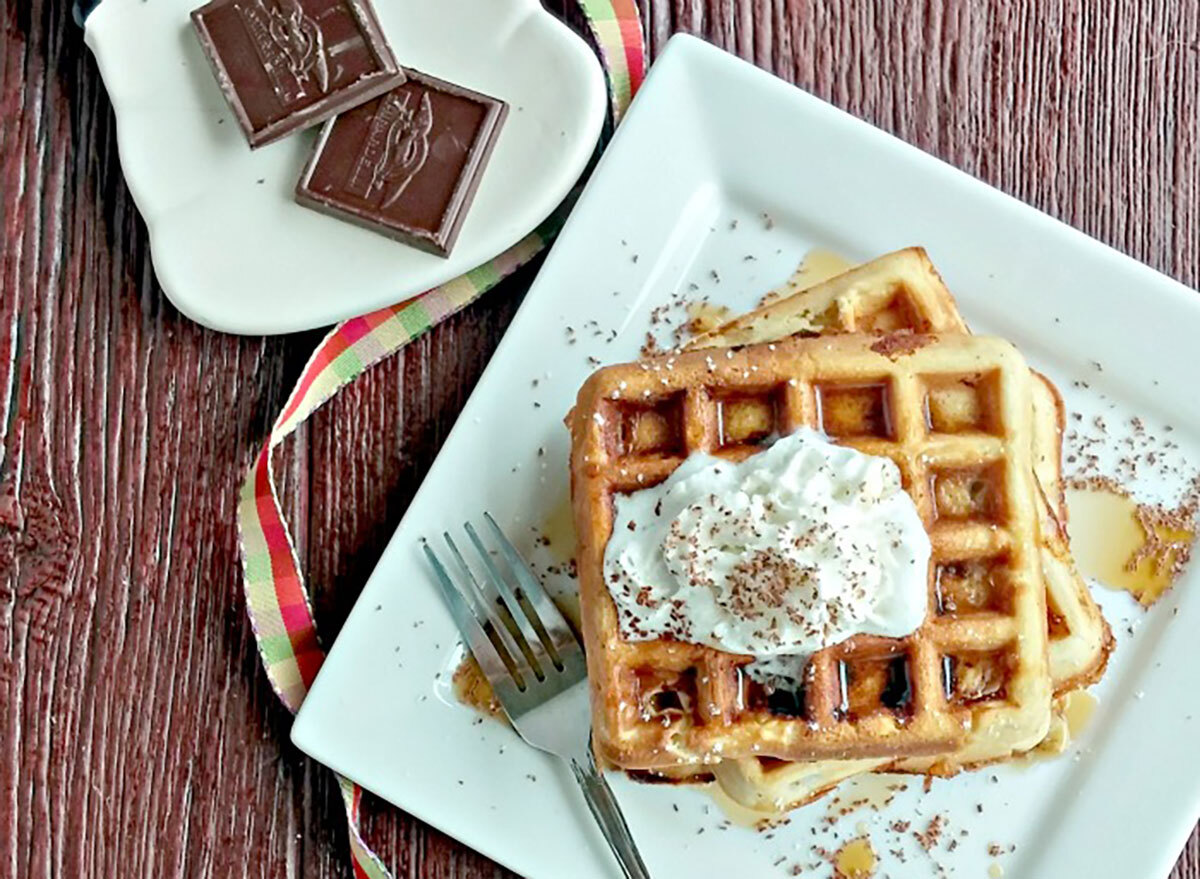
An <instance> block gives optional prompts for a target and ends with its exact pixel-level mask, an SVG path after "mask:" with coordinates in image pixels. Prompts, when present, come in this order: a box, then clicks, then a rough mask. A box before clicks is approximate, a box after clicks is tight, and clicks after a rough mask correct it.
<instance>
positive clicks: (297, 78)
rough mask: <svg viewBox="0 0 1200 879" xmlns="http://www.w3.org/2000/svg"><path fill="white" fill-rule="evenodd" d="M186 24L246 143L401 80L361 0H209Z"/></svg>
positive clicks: (275, 135)
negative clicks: (196, 35)
mask: <svg viewBox="0 0 1200 879" xmlns="http://www.w3.org/2000/svg"><path fill="white" fill-rule="evenodd" d="M192 24H193V25H194V26H195V28H196V33H197V34H198V35H199V37H200V45H201V46H202V47H203V48H204V54H205V55H207V56H208V60H209V63H211V64H212V66H213V71H214V72H215V73H216V75H217V82H218V83H219V84H220V86H221V91H222V92H224V94H225V98H226V99H227V100H228V101H229V105H230V106H231V107H232V108H233V112H234V114H235V115H236V116H237V118H238V122H239V123H240V124H241V126H242V129H243V130H244V131H245V132H246V138H247V139H248V140H249V141H250V146H252V147H259V146H262V145H263V144H268V143H271V142H272V141H275V140H279V138H281V137H284V136H285V135H288V134H291V133H292V132H293V131H296V130H298V129H301V128H307V127H308V126H310V125H315V124H317V123H318V122H323V121H324V120H326V119H328V118H329V117H331V116H333V115H335V114H337V113H339V112H341V111H342V110H347V109H349V108H351V107H354V106H356V105H358V104H361V103H362V102H363V101H369V100H370V99H371V98H374V97H376V96H377V95H380V94H383V93H384V92H386V91H387V90H388V89H390V88H393V87H395V86H397V85H399V84H400V83H402V82H404V71H403V70H402V69H401V68H400V66H399V65H398V64H397V63H396V59H395V58H394V57H393V56H392V50H391V49H389V48H388V45H387V42H386V41H385V39H384V36H383V31H382V30H381V29H380V27H379V22H378V20H377V19H376V18H375V13H374V11H373V10H372V9H371V6H370V4H369V3H368V2H367V0H212V2H211V3H209V4H207V5H206V6H202V7H200V8H199V9H197V10H195V11H194V12H193V13H192Z"/></svg>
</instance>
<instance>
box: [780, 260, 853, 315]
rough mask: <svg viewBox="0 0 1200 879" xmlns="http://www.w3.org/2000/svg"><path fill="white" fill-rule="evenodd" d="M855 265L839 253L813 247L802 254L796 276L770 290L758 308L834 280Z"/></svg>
mask: <svg viewBox="0 0 1200 879" xmlns="http://www.w3.org/2000/svg"><path fill="white" fill-rule="evenodd" d="M855 265H856V264H855V263H853V262H851V261H850V260H848V259H846V258H845V257H844V256H842V255H841V254H840V253H836V252H835V251H832V250H827V249H826V248H824V247H814V248H812V249H811V250H809V251H808V252H807V253H806V254H804V259H803V260H801V262H800V267H799V268H798V269H797V270H796V274H794V275H792V277H791V278H789V279H788V281H787V283H786V284H784V285H783V286H782V287H780V288H779V289H778V290H772V291H771V292H770V293H768V294H767V295H766V296H764V297H763V298H762V300H761V301H760V302H759V306H760V307H761V306H763V305H770V304H771V303H773V302H778V301H779V300H780V299H786V298H787V297H788V296H791V295H793V294H795V293H799V292H800V291H801V290H807V289H808V288H809V287H815V286H817V284H821V283H824V282H825V281H828V280H829V279H830V278H836V277H837V276H838V275H840V274H842V273H843V272H846V271H848V270H850V269H852V268H854V266H855Z"/></svg>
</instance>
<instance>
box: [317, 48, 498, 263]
mask: <svg viewBox="0 0 1200 879" xmlns="http://www.w3.org/2000/svg"><path fill="white" fill-rule="evenodd" d="M507 115H508V105H507V104H505V103H504V102H503V101H499V100H496V99H495V98H489V97H488V96H487V95H482V94H480V93H478V92H474V91H471V90H469V89H465V88H461V87H460V86H456V85H454V84H452V83H448V82H444V81H442V80H440V79H435V78H433V77H431V76H425V75H424V74H421V73H417V72H416V71H413V70H410V71H408V81H407V82H406V83H405V84H404V85H402V86H399V87H398V88H395V89H393V90H392V91H390V92H388V93H387V94H386V95H383V96H381V97H379V98H376V99H375V100H374V101H371V102H369V103H366V104H363V105H362V106H360V107H356V108H354V109H353V110H350V111H348V112H346V113H343V114H342V115H340V116H338V117H337V118H336V119H333V120H331V121H330V122H328V123H326V125H325V128H324V130H323V131H322V132H321V137H320V139H319V140H318V141H317V146H316V149H315V150H314V151H313V155H312V159H310V160H309V163H308V167H307V168H306V169H305V170H304V176H303V177H301V178H300V182H299V184H297V186H296V200H297V201H299V202H300V204H303V205H306V206H308V207H311V208H315V209H316V210H319V211H323V212H325V213H328V214H331V215H333V216H336V217H341V218H344V219H348V220H350V221H352V222H355V223H358V224H359V225H361V226H365V227H367V228H369V229H374V230H375V231H377V232H381V233H383V234H384V235H388V236H390V237H392V238H395V239H397V240H399V241H403V242H405V243H408V244H411V245H413V246H414V247H419V248H421V249H422V250H428V251H430V252H432V253H436V254H440V255H441V256H447V255H448V254H449V253H450V249H451V248H452V247H453V246H454V240H455V238H457V237H458V232H459V229H460V228H461V227H462V223H463V220H464V219H465V217H466V214H467V209H468V208H469V207H470V205H471V201H472V199H474V197H475V190H476V189H477V188H478V186H479V180H480V177H481V176H482V175H483V169H484V166H485V165H486V164H487V161H488V158H489V157H490V156H491V152H492V149H493V147H494V146H495V143H496V138H497V136H498V135H499V133H500V127H501V125H502V124H503V122H504V119H505V117H506V116H507Z"/></svg>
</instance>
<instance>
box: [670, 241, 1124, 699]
mask: <svg viewBox="0 0 1200 879" xmlns="http://www.w3.org/2000/svg"><path fill="white" fill-rule="evenodd" d="M789 287H791V283H790V282H789V283H785V284H784V285H783V289H788V288H789ZM793 289H794V288H793ZM881 330H885V331H888V332H891V331H903V330H910V331H912V332H917V333H926V332H934V333H952V332H963V333H965V332H969V330H968V329H967V325H966V323H965V322H964V321H963V319H962V316H961V315H960V313H959V311H958V306H957V304H956V303H955V301H954V297H953V296H952V295H951V293H950V291H949V289H947V287H946V285H945V283H944V282H943V281H942V278H941V276H940V275H939V274H938V272H937V269H935V268H934V266H933V263H932V262H931V261H930V259H929V257H928V255H927V254H926V253H925V250H924V248H921V247H909V248H906V249H904V250H898V251H895V252H893V253H889V254H885V255H884V256H881V257H879V258H877V259H875V260H872V261H871V262H868V263H864V264H863V265H861V266H858V267H857V268H854V269H851V270H850V271H847V272H845V273H844V274H841V275H838V276H836V277H834V278H830V279H829V280H828V281H825V282H824V283H821V284H817V285H815V286H813V287H810V288H808V289H806V290H802V291H800V292H798V293H794V294H792V295H789V296H787V297H785V298H783V299H777V300H775V301H774V302H772V303H771V304H770V305H766V306H763V307H762V308H758V309H756V310H754V311H752V312H749V313H748V314H745V315H742V316H741V317H738V318H735V319H734V320H732V321H730V322H729V323H727V324H725V325H723V326H721V327H718V328H717V329H715V330H712V331H711V332H708V333H705V334H703V335H701V336H698V337H697V338H695V339H693V340H692V342H691V343H689V345H688V346H687V350H695V349H698V348H708V347H731V346H735V345H741V344H747V343H754V342H760V343H761V342H777V341H779V340H780V339H784V338H787V337H788V336H791V335H794V334H797V333H799V334H802V335H827V334H834V333H852V332H879V331H881ZM1034 375H1035V378H1036V379H1037V381H1036V382H1035V383H1034V385H1033V402H1034V420H1033V434H1032V436H1033V455H1034V475H1035V476H1036V477H1037V482H1038V485H1039V487H1040V488H1041V492H1042V494H1043V498H1042V499H1041V500H1042V503H1039V509H1038V512H1039V515H1040V516H1041V521H1042V527H1041V532H1042V541H1043V552H1042V563H1043V575H1044V577H1045V580H1046V591H1047V595H1046V607H1047V614H1048V619H1049V631H1050V677H1051V679H1052V680H1053V681H1054V691H1055V693H1056V694H1058V695H1061V694H1063V693H1066V692H1067V691H1069V690H1073V689H1078V688H1079V687H1081V686H1087V685H1089V684H1092V683H1095V682H1096V681H1097V680H1099V678H1100V676H1101V675H1102V674H1103V672H1104V667H1105V665H1106V664H1107V662H1108V655H1109V653H1110V652H1111V650H1112V645H1113V638H1112V631H1111V630H1110V629H1109V627H1108V623H1107V622H1105V620H1104V616H1103V615H1102V614H1101V613H1100V608H1099V607H1098V606H1097V605H1096V602H1095V599H1093V598H1092V593H1091V590H1090V589H1088V586H1087V583H1085V582H1084V580H1083V578H1082V577H1080V576H1079V573H1078V572H1077V571H1076V569H1075V565H1074V562H1073V561H1072V560H1071V552H1070V546H1069V543H1068V540H1067V533H1066V523H1067V502H1066V495H1065V493H1064V491H1063V482H1062V432H1063V427H1064V423H1065V413H1064V411H1063V404H1062V398H1061V396H1060V395H1059V393H1058V389H1057V388H1055V387H1054V385H1053V384H1052V383H1051V382H1050V380H1049V379H1048V378H1046V377H1045V376H1044V375H1041V374H1040V373H1035V374H1034ZM973 398H974V397H973V395H972V394H971V393H970V390H969V389H967V390H966V391H963V390H961V389H955V388H954V387H952V386H951V387H947V388H946V389H945V390H944V392H943V393H942V394H940V395H939V396H938V397H937V398H936V399H937V403H936V406H935V407H934V409H932V410H931V412H930V417H931V418H933V419H935V420H941V421H943V422H946V423H948V424H952V423H955V422H960V421H969V420H970V419H972V418H974V417H976V413H974V412H972V411H970V401H971V400H972V399H973Z"/></svg>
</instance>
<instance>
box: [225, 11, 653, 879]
mask: <svg viewBox="0 0 1200 879" xmlns="http://www.w3.org/2000/svg"><path fill="white" fill-rule="evenodd" d="M579 2H580V6H581V7H582V9H583V12H584V15H585V17H586V19H587V21H588V25H589V26H590V28H591V30H592V34H593V35H594V37H595V39H596V43H597V46H598V47H599V51H600V59H601V62H602V64H603V66H604V70H605V73H606V75H607V78H608V86H609V95H610V99H611V103H612V115H613V120H614V123H615V122H617V121H619V120H620V118H621V116H622V115H623V113H624V112H625V109H626V108H627V107H628V106H629V102H630V100H631V99H632V98H633V94H634V92H635V91H637V88H638V86H639V85H640V84H641V82H642V78H643V77H644V76H645V72H646V57H645V44H644V40H643V35H642V25H641V18H640V17H639V14H638V9H637V4H636V0H579ZM571 202H572V200H571V199H568V201H567V203H565V204H564V205H563V206H562V207H560V208H559V209H558V210H557V211H556V212H555V213H554V214H553V215H552V216H551V217H550V218H549V219H547V220H546V221H545V222H544V223H543V224H542V225H541V227H540V228H538V229H537V230H535V231H534V232H531V233H530V234H529V235H528V236H526V237H525V238H524V239H522V240H521V241H519V242H517V244H515V245H513V246H512V247H511V248H509V249H508V250H507V251H505V252H504V253H502V254H500V256H498V257H496V258H495V259H493V260H492V261H491V262H489V263H487V264H486V265H482V266H479V267H478V268H476V269H474V270H473V271H470V272H468V273H467V274H465V275H463V276H462V277H460V278H456V279H454V280H452V281H449V282H447V283H446V284H443V285H442V286H440V287H437V288H435V289H433V290H429V291H427V292H425V293H422V294H421V295H420V296H417V297H415V298H413V299H409V300H407V301H405V302H401V303H398V304H396V305H392V306H389V307H387V308H383V309H380V310H379V311H375V312H372V313H370V314H365V315H362V316H360V317H356V318H351V319H350V320H348V321H345V322H344V323H342V324H340V325H338V326H337V327H336V328H335V329H334V330H333V331H332V332H330V333H329V335H328V336H326V337H325V339H324V340H323V341H322V342H321V344H320V345H319V346H318V347H317V349H316V351H315V352H313V355H312V357H311V358H310V359H309V361H308V363H307V364H306V365H305V367H304V371H303V373H301V376H300V380H299V381H298V382H297V383H296V387H295V388H294V389H293V390H292V393H291V396H290V397H289V398H288V401H287V404H286V405H285V406H284V408H283V411H282V412H281V413H280V415H279V417H278V418H277V419H276V421H275V424H274V426H273V427H272V428H271V434H270V436H269V437H268V439H267V442H266V443H265V444H264V446H263V448H262V451H261V452H259V455H258V458H257V459H256V460H255V462H254V466H253V467H252V468H251V470H250V473H249V474H248V475H247V477H246V480H245V482H244V483H243V484H242V490H241V493H240V496H239V499H238V511H237V512H238V529H239V532H240V538H241V551H242V569H243V577H244V583H245V589H246V608H247V611H248V612H249V615H250V623H251V626H252V627H253V629H254V635H255V638H256V639H257V641H258V649H259V653H260V654H261V655H262V660H263V666H264V668H265V669H266V672H267V677H268V679H269V680H270V682H271V686H272V688H273V689H274V690H275V692H276V694H277V695H278V696H279V698H280V699H281V700H282V701H283V704H284V705H286V706H287V707H288V709H289V710H290V711H292V712H293V713H294V712H296V711H297V710H299V708H300V704H301V703H302V702H303V701H304V697H305V695H306V694H307V693H308V688H309V687H310V686H311V685H312V682H313V679H314V678H315V677H316V675H317V671H318V670H319V669H320V667H321V662H322V661H323V660H324V658H325V654H324V652H323V651H322V650H321V647H320V644H319V643H318V640H317V628H316V622H315V621H314V619H313V612H312V603H311V602H310V601H309V597H308V591H307V590H306V588H305V585H304V577H303V575H302V573H301V571H300V562H299V558H298V557H297V555H296V550H295V546H294V545H293V543H292V536H291V532H290V531H289V529H288V524H287V521H286V520H285V519H284V517H283V510H282V508H281V507H280V505H279V498H278V496H277V495H276V493H275V485H274V478H273V473H272V464H271V453H272V452H273V451H274V450H275V449H276V448H277V447H278V446H279V445H280V444H281V443H282V442H283V441H284V440H285V439H286V438H287V437H288V436H289V435H290V434H291V433H292V432H293V431H295V429H296V428H297V427H299V426H300V425H301V424H303V423H304V421H306V420H307V419H308V417H309V416H310V415H312V413H313V412H314V411H316V410H317V409H318V408H319V407H320V406H321V405H322V404H323V403H325V402H326V401H327V400H329V399H330V398H331V397H333V396H334V395H335V394H336V393H337V392H338V391H339V390H341V388H343V387H344V386H345V385H347V384H349V383H350V382H352V381H354V379H355V378H357V377H358V376H359V375H361V374H362V372H363V371H364V370H366V369H367V368H368V367H370V366H371V365H373V364H375V363H378V362H379V361H381V360H383V359H384V358H386V357H388V356H390V355H392V354H394V353H396V352H397V351H399V350H400V349H401V348H403V347H404V346H405V345H407V344H408V343H409V342H411V341H412V340H413V339H415V338H416V337H417V336H419V335H421V334H422V333H424V332H425V331H426V330H428V329H430V328H431V327H434V326H437V324H439V323H441V322H442V321H443V320H445V319H446V318H447V317H449V316H450V315H452V314H454V313H455V312H456V311H459V310H460V309H462V308H464V307H465V306H467V305H468V304H470V303H471V302H473V301H474V300H475V299H477V298H478V297H479V296H481V295H482V294H483V293H485V292H487V291H488V290H490V289H491V288H492V287H494V286H495V285H496V284H497V283H498V282H499V281H500V280H501V279H503V278H504V277H506V276H508V275H510V274H511V273H512V272H514V271H516V269H518V268H519V267H520V266H522V265H524V264H525V263H527V262H528V261H529V260H530V259H532V258H533V257H534V256H535V255H536V254H537V253H538V252H540V251H541V250H542V249H543V248H544V247H545V246H546V245H547V244H548V243H549V242H550V241H551V240H552V239H553V238H554V235H555V234H556V233H557V232H558V230H559V228H560V227H561V225H562V222H563V220H564V219H565V216H566V213H567V211H568V210H569V207H570V204H571ZM338 782H339V785H340V788H341V792H342V799H343V801H344V803H345V806H346V818H347V821H348V822H349V829H350V854H351V858H352V861H353V865H354V875H355V876H356V877H359V879H364V877H366V879H390V874H389V873H388V871H387V868H386V867H384V865H383V863H382V862H381V861H380V860H379V858H378V857H377V856H376V855H375V853H374V852H372V851H371V849H370V847H369V846H368V845H367V843H366V841H365V840H363V838H362V835H361V833H360V831H359V807H360V804H361V800H362V790H361V789H360V788H359V787H358V786H357V785H355V784H354V783H353V782H351V781H350V780H348V779H346V778H342V777H341V776H339V777H338Z"/></svg>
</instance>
